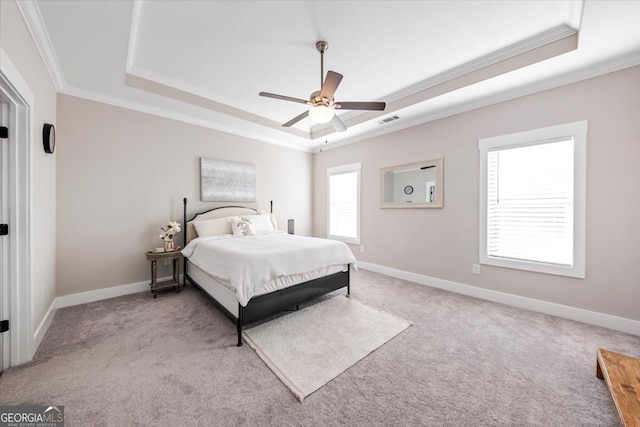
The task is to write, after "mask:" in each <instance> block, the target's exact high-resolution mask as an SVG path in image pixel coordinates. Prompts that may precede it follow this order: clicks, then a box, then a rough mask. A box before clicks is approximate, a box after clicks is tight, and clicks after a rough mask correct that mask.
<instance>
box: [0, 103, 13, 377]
mask: <svg viewBox="0 0 640 427" xmlns="http://www.w3.org/2000/svg"><path fill="white" fill-rule="evenodd" d="M0 126H4V127H9V104H6V103H4V102H2V99H0ZM9 132H11V129H9ZM8 200H9V139H8V138H5V139H2V138H0V224H6V223H8V222H9V203H8ZM5 319H9V235H6V236H0V320H5ZM9 333H10V332H9V331H7V332H4V333H1V334H0V373H1V372H2V371H3V370H5V369H6V368H8V367H9V366H10V365H9V364H10V362H11V358H10V348H9V344H10V343H11V340H10V338H9Z"/></svg>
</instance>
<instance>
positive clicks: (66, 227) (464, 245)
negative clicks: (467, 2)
mask: <svg viewBox="0 0 640 427" xmlns="http://www.w3.org/2000/svg"><path fill="white" fill-rule="evenodd" d="M589 3H590V2H588V1H587V2H585V7H588V5H589ZM629 3H630V4H632V5H635V4H636V2H629ZM25 4H26V5H27V6H29V3H27V2H25ZM0 5H1V6H0V7H2V9H1V12H2V13H1V15H2V17H1V19H2V28H1V31H2V33H1V35H2V37H0V43H2V45H1V46H2V49H3V50H4V51H5V52H6V54H7V55H8V57H10V58H11V61H12V62H13V64H15V66H16V68H17V69H18V70H19V74H21V75H22V77H23V78H24V80H26V82H27V83H28V85H29V86H30V88H31V90H32V91H33V93H34V98H35V100H36V102H35V105H34V109H33V114H34V116H33V129H35V130H34V132H33V133H34V137H33V140H32V153H33V158H32V164H31V170H32V190H31V197H32V206H31V211H32V231H31V233H32V240H33V241H34V242H37V244H33V247H32V251H33V256H32V261H31V263H32V267H31V271H32V273H31V283H32V285H31V290H30V296H29V298H28V299H27V300H28V301H31V307H32V308H31V315H30V318H29V319H27V320H26V322H25V323H26V324H27V325H28V328H29V332H30V334H29V335H30V337H31V340H32V342H30V343H27V346H28V349H27V350H26V351H25V354H24V355H23V356H22V357H23V358H24V359H23V360H24V361H27V360H29V359H30V358H31V356H32V354H33V352H35V350H36V348H37V345H38V344H39V343H40V341H41V340H42V339H43V337H44V334H45V332H46V331H47V328H48V326H49V324H50V323H51V320H52V318H53V315H54V314H55V311H56V309H57V308H58V307H60V308H62V307H64V306H65V305H74V304H78V303H82V302H88V301H92V300H98V299H103V298H107V297H112V296H117V295H119V294H123V293H130V292H138V291H142V290H144V289H146V286H147V283H148V265H147V263H146V261H145V260H144V256H143V254H144V251H145V250H147V249H148V248H149V247H154V246H156V245H157V231H158V227H160V226H161V225H163V224H164V223H165V222H166V221H167V220H170V219H174V220H179V219H180V216H181V209H182V204H181V201H182V198H183V197H189V198H190V200H193V201H195V203H194V206H193V209H194V211H195V210H199V209H200V208H204V207H205V206H206V205H207V204H206V203H203V202H198V201H197V200H198V194H199V185H200V182H199V163H198V162H199V159H200V157H211V158H220V159H228V160H233V161H238V162H248V163H252V164H255V165H256V170H257V174H258V176H259V178H258V180H257V189H256V193H257V202H256V203H255V205H256V207H259V208H262V209H267V208H268V203H269V201H270V200H273V201H274V211H275V212H276V214H277V215H278V220H279V223H280V224H286V221H287V219H295V228H296V233H298V234H301V235H315V236H324V235H326V169H327V168H328V167H333V166H339V165H343V164H350V163H354V162H362V168H363V169H362V182H363V186H362V205H363V215H362V218H361V221H362V230H361V236H362V237H361V244H360V245H357V246H352V250H353V252H354V254H355V255H356V257H357V258H358V260H359V263H360V264H361V266H365V265H366V264H369V266H368V267H369V268H370V269H372V270H375V269H376V267H378V268H379V270H381V272H382V273H385V274H390V275H393V274H398V275H403V276H404V278H410V279H411V280H412V281H419V280H423V281H424V282H428V281H432V282H435V281H436V280H439V281H440V282H438V283H440V284H441V285H443V286H447V285H448V286H452V287H454V288H456V289H455V290H458V291H460V292H463V291H464V289H467V290H468V291H469V292H476V296H480V297H491V296H494V297H497V296H504V297H505V298H508V301H504V302H506V303H512V304H514V305H517V304H518V303H522V304H524V303H530V304H532V305H531V306H529V307H525V308H530V309H534V310H538V311H543V312H544V311H545V310H547V312H548V311H550V310H554V309H559V310H564V312H562V313H558V312H555V313H552V314H556V315H562V314H564V315H566V316H574V318H575V317H577V316H583V318H578V319H576V320H581V321H584V322H600V323H599V324H600V325H602V326H607V327H611V328H614V329H615V328H616V327H619V328H624V331H625V332H635V333H636V334H637V333H638V324H639V322H640V309H639V308H638V307H639V305H638V303H637V301H638V300H639V299H640V288H639V287H638V279H637V277H638V274H637V271H636V264H637V263H638V261H640V243H638V242H639V241H640V239H638V236H639V235H640V229H639V227H640V223H639V222H638V220H637V218H639V217H640V200H639V199H638V194H639V192H640V189H639V185H640V184H639V182H640V175H639V174H640V172H639V170H638V168H637V166H636V165H637V162H638V160H640V153H639V150H640V148H639V145H638V143H637V141H638V140H640V130H639V129H638V122H637V117H638V115H639V114H640V106H639V101H638V96H637V93H638V91H639V90H640V68H639V59H638V44H637V40H631V42H635V43H636V44H635V45H633V46H634V47H633V49H632V50H631V51H629V52H628V55H627V56H626V57H623V58H622V59H624V61H623V60H621V61H620V62H619V63H618V64H612V63H613V62H615V61H611V62H609V63H605V64H599V65H600V66H601V68H600V69H597V68H596V69H594V70H592V71H590V72H592V73H593V74H589V73H586V72H585V76H584V77H583V78H582V79H580V80H578V81H575V82H571V83H568V84H558V85H557V87H549V88H545V90H542V91H540V92H537V93H531V94H526V95H525V96H520V97H517V98H514V99H511V100H505V101H503V102H499V103H496V104H494V105H488V106H484V107H481V108H476V109H473V110H470V111H461V112H458V113H457V114H454V115H451V116H449V117H442V118H439V119H438V120H432V121H429V122H427V123H423V124H419V125H416V126H414V127H409V128H406V129H401V130H398V131H395V132H393V133H389V134H385V135H379V136H373V137H370V138H368V139H366V140H363V141H360V142H355V143H352V144H349V145H345V146H343V147H337V148H332V149H326V150H324V151H322V152H310V151H302V150H294V149H291V148H289V147H286V146H278V145H275V144H267V143H264V142H262V141H258V140H256V139H252V138H248V137H245V136H240V135H233V134H231V133H227V132H224V131H222V130H215V129H210V128H207V127H205V126H199V125H197V124H193V123H186V122H184V121H180V120H174V119H171V118H166V117H162V116H160V115H155V114H149V111H146V112H145V111H134V110H133V109H131V108H123V107H122V106H119V105H117V104H116V105H109V104H108V103H105V102H96V101H95V100H91V99H87V97H84V96H82V95H83V93H82V92H81V91H76V92H73V91H72V90H68V91H67V92H66V93H65V92H64V91H60V90H58V89H57V88H56V86H55V84H54V83H52V77H50V71H49V70H48V69H47V66H46V65H45V64H46V62H45V60H43V59H42V56H43V54H41V52H40V51H39V50H38V47H37V45H36V43H35V42H34V41H33V37H32V35H31V33H30V32H29V28H28V26H27V24H26V23H25V18H24V17H23V15H22V12H21V11H20V9H19V8H18V6H17V5H16V4H15V2H13V1H3V2H1V3H0ZM635 25H636V27H635V32H632V35H635V36H636V37H637V36H638V29H637V22H636V24H635ZM314 41H315V40H314ZM329 42H330V43H332V47H331V49H330V50H329V52H328V53H327V58H326V61H327V65H328V66H331V65H329V64H331V63H332V62H331V61H332V56H331V55H332V54H333V51H334V49H335V48H336V46H338V45H337V44H336V43H338V42H337V41H333V42H332V41H331V40H329ZM309 49H310V50H311V52H310V61H311V64H310V68H311V69H312V70H313V73H314V74H313V76H314V77H315V73H316V72H317V68H318V62H317V60H318V58H317V52H315V51H314V49H313V45H311V47H310V48H309ZM336 50H337V49H336ZM334 55H335V54H334ZM383 55H384V53H383ZM625 61H626V62H625ZM3 65H4V64H3ZM607 65H612V66H613V69H610V70H607V71H601V70H605V69H606V66H607ZM336 69H337V70H338V71H340V67H336ZM345 75H346V76H347V77H349V76H350V75H351V78H350V81H354V80H355V81H357V80H358V77H357V76H356V75H352V74H347V73H345ZM314 81H315V79H314ZM268 84H269V82H268V81H265V82H264V85H263V86H262V87H263V89H264V90H268V89H269V87H268ZM343 86H344V87H345V88H346V87H348V84H347V81H346V80H345V82H344V83H343ZM342 89H343V88H342V87H341V90H342ZM273 90H274V91H275V89H273ZM285 93H288V92H285ZM256 95H257V94H256ZM292 95H296V94H295V93H294V94H292ZM302 95H304V93H303V94H302ZM256 98H257V96H256ZM365 99H366V98H365ZM273 103H274V104H266V105H268V106H269V107H267V108H271V105H274V108H275V103H277V101H273ZM384 117H386V116H384ZM579 120H588V121H589V142H588V144H589V145H588V163H587V181H588V190H587V203H588V205H587V247H586V253H587V277H586V279H583V280H577V279H571V278H566V277H560V276H551V275H544V274H538V273H531V272H524V271H516V270H509V269H503V268H496V267H490V266H482V270H481V274H480V275H475V274H473V273H472V265H473V264H477V263H478V238H479V237H478V235H479V229H478V222H479V219H478V215H479V213H478V211H479V207H478V198H479V195H478V174H479V170H478V146H477V144H478V140H479V139H481V138H486V137H491V136H496V135H503V134H507V133H512V132H518V131H522V130H528V129H535V128H540V127H545V126H551V125H556V124H562V123H568V122H574V121H579ZM42 123H55V125H56V128H57V130H58V147H57V148H56V152H55V154H54V155H53V156H51V155H47V154H45V153H43V151H42V149H41V141H40V140H39V138H38V137H37V136H38V132H39V131H40V127H41V124H42ZM331 138H332V137H331V135H330V136H329V137H328V140H329V141H331ZM425 141H426V142H427V143H426V144H425ZM437 157H443V158H444V159H445V167H444V169H445V181H444V182H445V196H444V208H443V209H429V210H415V211H414V210H410V209H400V210H383V209H379V203H378V201H379V188H378V184H379V169H380V168H382V167H386V166H390V165H395V164H403V163H410V162H412V161H416V160H428V159H431V158H437ZM602 167H606V168H607V169H608V170H607V173H602V169H601V168H602ZM367 183H368V185H367ZM379 230H388V232H386V233H380V232H379ZM427 241H428V242H429V245H428V246H427V247H425V242H427ZM359 246H363V247H364V252H360V247H359ZM428 251H433V252H428ZM438 283H435V284H436V285H437V284H438ZM467 286H468V288H467ZM167 297H169V298H170V297H172V295H168V296H167ZM636 356H638V355H637V354H636Z"/></svg>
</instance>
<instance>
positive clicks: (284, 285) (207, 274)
mask: <svg viewBox="0 0 640 427" xmlns="http://www.w3.org/2000/svg"><path fill="white" fill-rule="evenodd" d="M183 235H184V249H183V250H182V254H183V255H184V267H183V272H184V284H186V283H187V282H190V283H191V284H193V285H194V286H196V287H198V288H199V289H200V290H201V291H202V292H203V293H204V294H205V295H207V296H208V297H209V298H210V299H211V300H212V302H213V303H214V305H216V306H217V307H218V308H219V309H220V310H221V311H222V312H223V313H224V314H225V315H226V316H227V317H228V318H229V319H230V320H232V321H233V322H234V323H235V324H236V330H237V335H238V344H237V345H238V347H240V346H242V328H243V327H244V326H245V325H247V324H249V323H252V322H256V321H258V320H263V319H265V318H267V317H269V316H271V315H273V314H276V313H279V312H281V311H284V310H287V309H291V308H295V307H297V306H298V305H299V304H302V303H304V302H306V301H310V300H312V299H315V298H317V297H320V296H322V295H325V294H327V293H329V292H333V291H336V290H338V289H341V288H346V291H347V294H349V293H350V271H351V268H352V266H355V257H354V256H353V254H352V252H351V250H350V249H349V247H348V246H347V245H346V244H344V243H343V242H338V241H335V240H328V239H319V238H313V237H303V236H294V235H290V234H287V233H284V232H282V231H279V230H278V227H277V222H276V219H275V216H274V215H273V202H271V208H270V212H268V213H264V212H260V211H258V210H256V209H253V208H247V207H242V206H224V207H217V208H213V209H210V210H207V211H205V212H200V213H196V214H195V215H193V216H192V217H191V218H190V219H188V220H187V199H186V198H185V199H184V228H183Z"/></svg>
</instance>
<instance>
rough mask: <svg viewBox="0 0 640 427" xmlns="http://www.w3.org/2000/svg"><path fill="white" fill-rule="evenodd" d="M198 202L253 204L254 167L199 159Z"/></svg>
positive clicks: (254, 199)
mask: <svg viewBox="0 0 640 427" xmlns="http://www.w3.org/2000/svg"><path fill="white" fill-rule="evenodd" d="M200 200H202V201H203V202H255V201H256V167H255V165H252V164H249V163H239V162H231V161H228V160H219V159H208V158H206V157H201V158H200Z"/></svg>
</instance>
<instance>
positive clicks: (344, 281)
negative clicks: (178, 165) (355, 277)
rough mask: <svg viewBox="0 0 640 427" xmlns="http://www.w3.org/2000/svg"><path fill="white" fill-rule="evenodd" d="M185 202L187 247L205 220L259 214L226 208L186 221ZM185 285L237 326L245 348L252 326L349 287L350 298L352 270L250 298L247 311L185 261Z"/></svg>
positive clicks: (209, 278)
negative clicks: (246, 329)
mask: <svg viewBox="0 0 640 427" xmlns="http://www.w3.org/2000/svg"><path fill="white" fill-rule="evenodd" d="M183 202H184V224H183V225H184V227H183V233H184V245H185V247H186V246H187V244H188V243H189V241H190V240H191V239H193V238H195V237H197V236H196V232H195V228H194V226H193V224H191V222H192V221H198V220H206V219H211V218H222V217H226V216H230V215H248V214H253V215H255V214H256V213H257V211H256V210H255V209H253V208H245V207H242V206H223V207H218V208H213V209H209V210H208V211H205V212H200V213H197V214H195V215H194V216H193V217H192V218H191V219H189V220H187V199H186V198H185V199H184V200H183ZM271 213H273V202H271ZM183 271H184V278H185V282H184V283H185V284H186V281H187V280H188V281H189V282H191V283H192V284H194V285H195V286H196V287H198V288H199V289H200V290H201V291H202V292H203V293H204V294H205V295H207V297H209V298H210V299H211V301H212V302H213V304H214V305H215V306H216V307H218V308H219V309H220V310H221V311H222V312H223V313H224V314H225V316H227V317H228V318H229V319H230V320H231V321H232V322H234V323H235V324H236V330H237V335H238V347H241V346H242V327H243V326H244V325H247V324H249V323H252V322H256V321H258V320H262V319H265V318H267V317H269V316H271V315H273V314H276V313H279V312H281V311H284V310H287V309H289V308H292V307H296V306H297V305H299V304H302V303H304V302H306V301H310V300H312V299H315V298H318V297H319V296H322V295H325V294H327V293H329V292H333V291H335V290H338V289H341V288H344V287H346V288H347V294H349V293H350V285H349V283H350V275H349V274H350V267H349V268H347V269H346V270H345V271H341V272H338V273H333V274H329V275H328V276H324V277H319V278H316V279H313V280H310V281H308V282H304V283H300V284H297V285H293V286H290V287H288V288H284V289H279V290H277V291H273V292H271V293H267V294H263V295H259V296H256V297H253V298H251V300H249V303H248V304H247V305H246V307H243V306H242V305H240V303H239V302H238V300H237V299H236V298H235V296H234V294H233V293H232V292H231V291H230V290H229V289H228V288H226V287H224V286H222V285H220V284H219V282H217V281H215V280H214V279H212V278H211V277H210V276H208V275H207V274H206V273H204V272H203V271H202V270H200V269H199V268H198V267H196V266H195V265H192V264H189V262H188V260H187V259H186V258H185V260H184V267H183Z"/></svg>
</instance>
